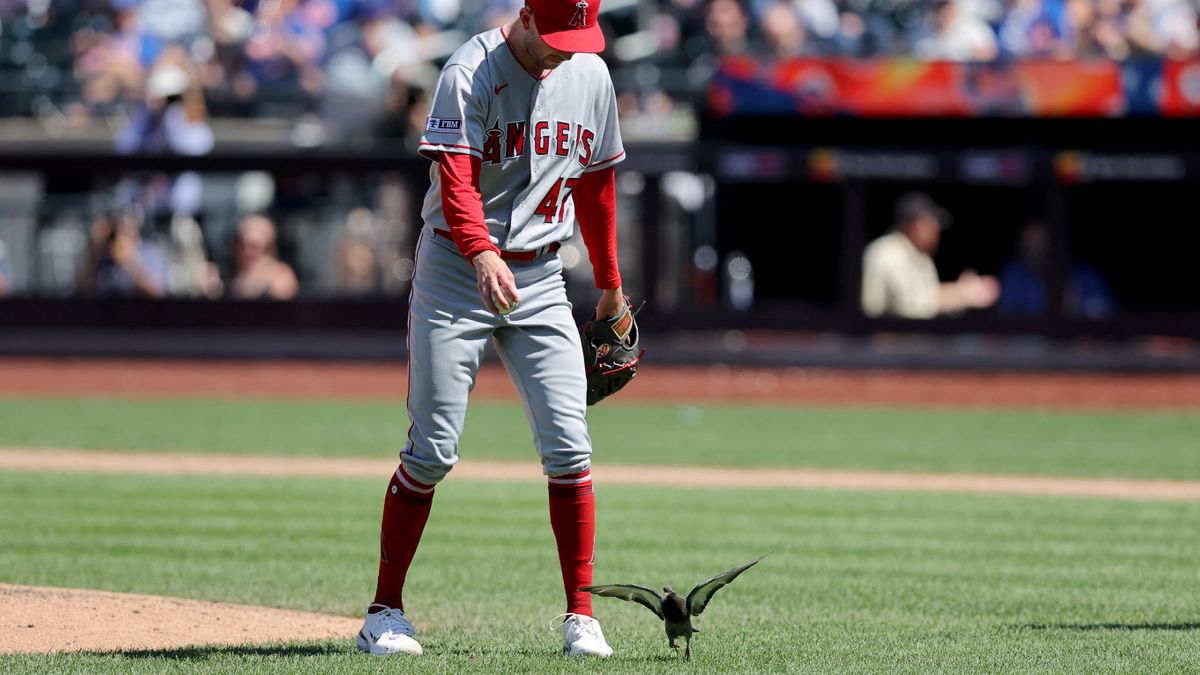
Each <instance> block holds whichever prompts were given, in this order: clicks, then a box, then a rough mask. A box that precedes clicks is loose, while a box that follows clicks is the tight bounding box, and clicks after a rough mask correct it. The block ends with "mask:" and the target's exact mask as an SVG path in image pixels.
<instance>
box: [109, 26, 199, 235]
mask: <svg viewBox="0 0 1200 675" xmlns="http://www.w3.org/2000/svg"><path fill="white" fill-rule="evenodd" d="M187 67H188V62H187V57H186V55H185V54H184V53H183V52H182V50H179V49H177V48H173V49H171V50H168V51H166V52H164V54H163V56H162V57H161V58H160V59H159V61H158V63H157V64H156V65H155V67H154V70H152V71H151V73H150V77H148V78H147V80H146V97H145V101H144V102H143V103H142V104H141V105H139V106H138V108H137V110H135V111H134V113H133V115H132V116H131V117H130V120H129V123H128V124H127V125H126V126H125V128H124V129H122V130H121V132H120V133H119V134H117V137H116V140H115V145H116V150H117V152H119V153H122V154H131V153H150V154H164V153H165V154H177V155H204V154H207V153H208V152H209V151H211V150H212V147H213V133H212V129H210V128H209V126H208V122H207V121H206V120H205V117H206V110H205V106H204V94H203V92H202V91H201V89H200V86H199V83H198V82H197V81H196V80H195V79H194V78H193V77H192V75H191V74H190V73H189V72H188V70H187ZM122 190H123V191H125V192H136V193H137V195H136V196H132V195H125V196H123V197H122V198H121V201H126V202H128V201H137V202H139V203H141V205H142V206H143V208H145V209H146V210H147V212H148V213H151V214H154V213H159V212H167V213H170V214H188V215H190V214H193V213H196V211H197V210H198V209H199V206H200V198H201V192H202V190H203V183H202V181H201V178H200V176H199V175H198V174H196V173H194V172H185V173H182V174H179V175H177V176H174V177H170V176H167V175H165V174H157V175H154V176H152V177H150V179H149V180H148V181H147V182H146V183H145V184H144V185H142V184H137V185H134V184H131V183H126V184H125V185H124V186H123V188H122Z"/></svg>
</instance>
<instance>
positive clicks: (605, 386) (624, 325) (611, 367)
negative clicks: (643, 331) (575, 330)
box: [579, 298, 646, 405]
mask: <svg viewBox="0 0 1200 675" xmlns="http://www.w3.org/2000/svg"><path fill="white" fill-rule="evenodd" d="M633 316H634V312H633V310H631V309H630V307H629V299H628V298H626V299H625V309H624V310H622V311H621V313H620V314H618V315H616V316H615V317H613V318H611V319H601V320H598V319H596V316H595V314H593V315H592V318H591V320H589V321H588V322H587V323H585V324H583V329H582V330H580V332H579V336H580V339H581V341H582V342H583V367H584V372H585V373H586V374H587V385H588V387H587V404H588V405H596V404H597V403H599V402H600V401H601V400H603V399H605V398H608V397H609V396H612V395H613V394H615V393H617V392H618V391H620V390H621V388H622V387H624V386H625V385H627V384H629V381H630V380H632V379H633V377H634V375H637V369H638V363H639V362H640V361H641V360H642V354H644V353H645V352H646V350H644V349H638V327H637V321H635V320H634V318H633Z"/></svg>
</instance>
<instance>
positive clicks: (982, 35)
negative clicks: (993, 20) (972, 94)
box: [915, 0, 997, 61]
mask: <svg viewBox="0 0 1200 675" xmlns="http://www.w3.org/2000/svg"><path fill="white" fill-rule="evenodd" d="M960 1H961V0H934V1H933V11H932V13H931V14H930V16H929V18H928V19H927V23H928V31H929V32H928V34H927V35H925V36H924V37H922V38H921V39H919V40H917V43H916V46H915V49H916V54H917V56H919V57H920V58H922V59H925V60H926V61H991V60H992V59H994V58H996V55H997V49H996V36H995V34H994V33H993V32H992V29H991V28H990V27H988V25H987V24H986V23H985V22H984V21H982V20H981V19H979V18H978V17H976V16H973V15H971V14H967V13H965V12H963V11H961V10H960V9H959V5H958V2H960Z"/></svg>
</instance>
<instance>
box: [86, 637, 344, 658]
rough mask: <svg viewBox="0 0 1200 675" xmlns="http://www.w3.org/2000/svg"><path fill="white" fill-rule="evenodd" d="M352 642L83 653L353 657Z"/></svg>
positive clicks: (193, 656)
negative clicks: (335, 655)
mask: <svg viewBox="0 0 1200 675" xmlns="http://www.w3.org/2000/svg"><path fill="white" fill-rule="evenodd" d="M353 649H354V648H353V645H352V644H350V643H338V642H328V643H317V644H294V645H269V644H268V645H198V646H195V647H177V648H174V649H130V650H124V651H111V652H107V651H106V652H99V651H94V652H82V654H83V655H85V656H120V657H124V658H127V659H171V660H178V661H203V660H207V659H211V658H214V657H223V656H328V655H330V654H349V653H351V652H352V651H353Z"/></svg>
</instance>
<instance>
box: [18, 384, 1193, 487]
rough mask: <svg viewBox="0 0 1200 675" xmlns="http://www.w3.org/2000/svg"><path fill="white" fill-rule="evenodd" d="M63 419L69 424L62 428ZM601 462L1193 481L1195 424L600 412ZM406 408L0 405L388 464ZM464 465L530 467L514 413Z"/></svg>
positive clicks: (75, 424)
mask: <svg viewBox="0 0 1200 675" xmlns="http://www.w3.org/2000/svg"><path fill="white" fill-rule="evenodd" d="M63 420H70V423H69V424H67V423H64V422H63ZM589 423H590V426H591V430H592V436H593V441H594V445H595V448H596V458H597V460H596V461H597V462H640V463H655V464H702V465H724V466H756V467H779V466H805V467H821V468H862V469H899V470H922V471H945V472H968V471H977V472H989V473H1033V474H1049V475H1064V476H1118V477H1126V478H1200V452H1197V448H1198V445H1200V441H1198V440H1197V439H1200V415H1187V414H1181V413H1154V412H1111V411H1105V412H1047V411H974V410H972V411H968V410H953V409H941V410H938V409H932V410H931V409H919V408H912V409H904V408H901V409H895V408H879V409H871V408H865V409H860V408H828V409H826V408H794V407H793V408H789V407H738V406H726V407H696V406H678V405H637V406H621V405H608V404H606V405H603V406H597V407H596V408H593V409H591V410H590V411H589ZM407 424H408V419H407V417H406V416H405V412H404V408H403V402H342V401H319V402H313V401H307V402H297V401H286V402H285V401H267V400H245V401H204V400H199V401H191V400H189V401H178V400H153V401H148V400H140V401H129V400H97V399H83V400H76V401H69V400H68V401H64V400H58V399H55V400H18V399H11V398H9V399H3V398H0V446H9V447H68V448H99V449H110V450H111V449H118V450H163V451H189V452H226V453H238V454H280V455H323V456H361V457H386V456H393V455H395V454H396V453H397V452H398V451H399V449H400V447H401V445H402V444H403V442H404V432H405V429H406V426H407ZM462 454H463V456H464V457H475V458H481V459H482V458H487V459H514V460H531V459H532V458H533V457H534V451H533V444H532V442H531V440H530V432H529V426H528V424H527V423H526V421H525V418H524V415H523V414H522V412H521V409H520V406H519V405H516V404H510V403H502V402H485V401H481V402H479V403H475V404H473V405H472V406H471V409H470V411H469V413H468V419H467V429H466V432H465V434H464V437H463V445H462Z"/></svg>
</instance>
